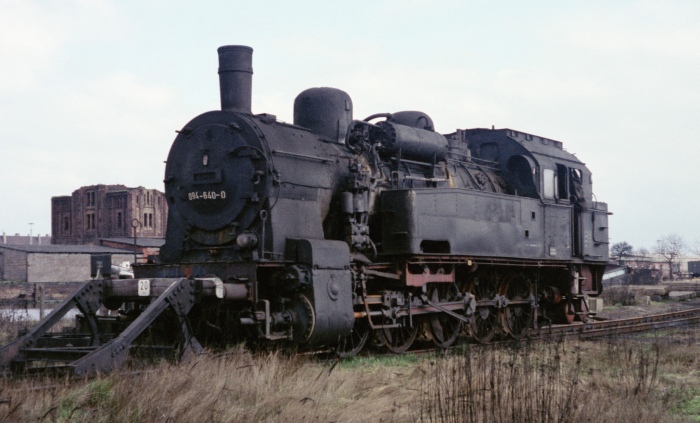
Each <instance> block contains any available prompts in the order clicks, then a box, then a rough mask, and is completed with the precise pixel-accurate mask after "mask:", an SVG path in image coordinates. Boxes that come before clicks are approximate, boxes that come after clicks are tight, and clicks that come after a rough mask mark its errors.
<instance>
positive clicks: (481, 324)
mask: <svg viewBox="0 0 700 423" xmlns="http://www.w3.org/2000/svg"><path fill="white" fill-rule="evenodd" d="M497 327H498V311H497V310H496V309H495V308H493V307H478V308H477V309H476V313H474V316H472V323H471V324H470V325H469V326H467V329H468V331H469V334H470V335H471V336H472V338H474V340H475V341H476V342H479V343H482V344H485V343H488V342H490V341H491V339H493V336H494V335H495V334H496V328H497Z"/></svg>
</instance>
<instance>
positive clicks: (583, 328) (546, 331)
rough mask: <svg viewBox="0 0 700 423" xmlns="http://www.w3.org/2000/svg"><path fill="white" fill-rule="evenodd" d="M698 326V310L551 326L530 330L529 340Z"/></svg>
mask: <svg viewBox="0 0 700 423" xmlns="http://www.w3.org/2000/svg"><path fill="white" fill-rule="evenodd" d="M693 324H700V308H693V309H688V310H682V311H675V312H671V313H662V314H654V315H650V316H643V317H634V318H627V319H615V320H602V321H594V322H589V323H573V324H570V325H553V326H546V327H542V328H539V329H535V330H533V329H531V330H530V334H529V335H530V338H531V339H538V338H547V337H565V338H580V339H583V338H597V337H603V336H612V335H621V334H626V333H633V332H644V331H648V330H654V329H664V328H670V327H678V326H688V325H693Z"/></svg>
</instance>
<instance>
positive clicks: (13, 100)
mask: <svg viewBox="0 0 700 423" xmlns="http://www.w3.org/2000/svg"><path fill="white" fill-rule="evenodd" d="M191 3H192V4H191V5H190V4H189V2H181V1H172V0H168V1H148V2H142V1H124V0H121V1H108V0H104V1H102V0H62V1H49V0H47V1H31V0H20V1H15V0H0V129H2V132H1V134H0V232H6V233H7V234H10V235H13V234H15V233H20V234H28V233H29V230H30V225H29V223H30V222H31V223H33V224H34V225H33V233H34V234H37V233H40V234H50V232H51V213H50V209H51V197H52V196H58V195H69V194H71V193H72V192H73V191H74V190H75V189H77V188H79V187H81V186H84V185H94V184H99V183H102V184H125V185H127V186H144V187H147V188H157V189H161V190H162V189H163V182H162V180H163V173H164V164H163V161H164V160H165V159H166V156H167V153H168V150H169V148H170V145H171V143H172V141H173V139H174V136H175V130H177V129H180V128H181V127H183V126H184V125H185V123H187V121H189V120H190V119H191V118H193V117H194V116H196V115H198V114H200V113H203V112H205V111H208V110H213V109H218V108H219V94H218V77H217V54H216V49H217V47H219V46H221V45H226V44H243V45H249V46H251V47H253V49H254V55H253V67H254V72H255V74H254V76H253V111H254V112H255V113H263V112H266V113H271V114H275V115H277V116H278V118H280V119H281V120H285V121H288V122H291V121H292V105H293V101H294V97H295V96H296V95H297V94H298V93H299V92H301V91H302V90H304V89H306V88H309V87H316V86H330V87H336V88H340V89H343V90H345V91H346V92H348V93H349V94H350V96H351V97H352V99H353V103H354V107H355V117H356V118H359V119H362V118H364V117H366V116H369V115H371V114H373V113H379V112H395V111H399V110H422V111H424V112H426V113H428V114H429V115H430V116H431V117H432V118H433V120H434V121H435V125H436V129H437V130H438V131H440V132H443V133H448V132H452V131H454V130H455V129H456V128H462V129H463V128H476V127H491V125H495V127H496V128H512V129H516V130H519V131H522V132H527V133H531V134H535V135H540V136H544V137H547V138H551V139H555V140H559V141H562V142H563V143H564V148H566V149H567V150H568V151H569V152H572V153H575V154H576V155H577V157H578V158H579V159H581V160H582V161H583V162H585V163H586V164H587V166H588V167H589V168H590V169H591V171H592V172H593V177H594V179H593V181H594V186H593V190H594V193H595V195H596V197H597V199H598V200H599V201H605V202H607V203H608V205H609V209H610V210H611V211H612V212H613V213H614V215H613V216H611V218H610V234H611V238H612V242H619V241H627V242H629V243H630V244H632V245H633V246H634V247H636V248H639V247H646V248H651V247H652V246H653V245H654V242H655V240H657V239H658V238H660V237H661V236H662V235H664V234H670V233H678V234H679V235H681V236H682V237H683V238H684V239H685V240H686V242H687V243H689V244H692V243H693V242H695V241H696V240H698V239H700V217H699V215H700V189H699V187H698V186H699V184H700V163H699V162H700V127H699V125H698V122H700V25H698V21H700V2H698V1H695V0H690V1H615V2H611V1H586V2H572V1H568V2H554V1H536V0H535V1H528V2H522V1H475V0H474V1H464V0H459V1H429V0H415V1H407V0H403V1H399V0H395V1H394V0H391V1H348V0H346V1H316V2H303V3H302V2H292V1H271V0H268V1H264V2H258V1H231V0H228V1H220V2H214V1H211V2H197V3H199V5H195V2H191ZM202 4H206V6H203V5H202ZM302 4H303V5H302Z"/></svg>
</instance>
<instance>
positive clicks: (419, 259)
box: [78, 46, 609, 367]
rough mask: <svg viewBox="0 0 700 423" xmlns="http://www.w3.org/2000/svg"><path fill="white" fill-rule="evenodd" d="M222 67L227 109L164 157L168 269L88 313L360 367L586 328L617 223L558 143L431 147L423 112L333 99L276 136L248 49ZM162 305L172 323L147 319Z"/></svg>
mask: <svg viewBox="0 0 700 423" xmlns="http://www.w3.org/2000/svg"><path fill="white" fill-rule="evenodd" d="M218 52H219V79H220V90H221V110H220V111H218V110H217V111H212V112H207V113H204V114H202V115H200V116H197V117H195V118H194V119H193V120H191V121H190V122H189V123H187V124H186V125H185V126H184V127H183V128H182V130H180V131H179V134H178V135H177V137H176V139H175V141H174V143H173V146H172V148H171V150H170V154H169V156H168V159H167V165H166V170H165V194H166V198H167V201H168V205H169V215H168V225H167V239H166V243H165V245H164V246H163V247H162V248H161V251H160V256H159V258H158V259H156V260H155V261H154V262H153V263H150V264H144V265H137V266H135V274H136V278H135V279H134V280H127V281H123V280H122V281H111V282H103V283H102V284H101V285H100V286H99V294H98V295H97V294H96V295H93V294H90V295H93V296H94V297H95V298H99V299H97V300H95V301H96V302H97V303H98V305H99V304H103V305H106V306H108V307H109V308H113V309H117V308H121V309H124V307H125V306H124V304H131V306H129V307H127V312H125V313H124V315H125V316H129V315H133V316H134V317H133V318H132V319H131V320H129V322H130V323H129V324H131V325H132V326H133V325H136V324H138V325H141V326H142V327H143V326H144V325H146V326H149V325H151V326H152V325H155V324H158V322H159V321H160V322H161V323H160V324H161V325H162V326H161V327H162V330H160V331H159V332H161V333H162V332H167V327H168V326H166V325H165V324H164V323H163V322H170V323H169V324H172V325H174V326H170V327H179V328H182V331H180V333H181V336H180V337H179V339H180V345H181V349H182V351H185V350H187V349H188V348H189V349H190V350H192V349H193V351H195V352H196V351H197V350H198V349H199V348H200V342H201V343H207V344H211V343H219V344H228V343H231V342H236V341H239V340H252V341H254V342H261V341H262V342H266V341H286V342H290V343H293V344H295V345H297V346H299V347H300V348H313V349H316V348H336V349H337V350H338V351H339V353H340V354H341V355H352V354H355V353H357V352H358V351H359V350H360V349H362V348H363V346H364V345H365V343H366V342H367V340H368V339H369V338H371V339H373V340H374V341H375V343H376V344H378V345H383V346H384V347H385V348H387V349H389V350H391V351H394V352H402V351H405V350H406V349H408V348H409V347H410V346H411V344H412V343H413V341H414V340H415V339H416V337H417V335H418V334H421V336H426V337H427V338H429V339H431V340H432V341H433V342H434V343H435V344H436V345H438V346H439V347H447V346H449V345H451V344H452V343H454V342H455V341H456V339H457V338H458V336H459V335H460V333H462V332H463V329H466V332H467V333H468V334H469V335H470V336H471V337H473V338H474V339H476V340H477V341H479V342H488V341H489V340H490V339H491V338H492V337H493V336H494V335H497V334H498V335H500V336H509V337H513V338H521V337H523V336H525V335H526V334H527V332H528V329H529V328H531V327H536V326H537V325H541V324H551V323H571V322H573V321H574V320H577V319H578V320H585V319H586V318H587V316H588V315H589V312H588V308H587V305H586V301H585V296H586V295H589V296H595V295H597V294H599V293H600V292H601V289H602V287H601V279H602V275H603V270H604V267H605V263H606V261H607V259H608V223H607V222H608V214H609V213H608V211H607V205H606V204H605V203H601V202H597V201H594V197H593V194H592V181H591V173H590V171H589V170H588V169H587V168H586V166H585V165H584V163H582V162H581V161H579V160H578V159H577V158H576V157H575V156H574V155H573V154H570V153H568V152H566V151H565V150H564V149H563V146H562V143H561V142H559V141H554V140H551V139H547V138H543V137H540V136H535V135H530V134H527V133H523V132H519V131H514V130H511V129H465V130H457V131H455V132H453V133H450V134H439V133H437V132H435V130H434V125H433V121H432V119H431V118H430V117H429V116H428V115H426V114H425V113H422V112H418V111H402V112H397V113H381V114H375V115H372V116H369V117H367V118H365V119H364V120H355V119H354V117H353V107H352V101H351V99H350V97H349V96H348V94H346V93H345V92H343V91H341V90H338V89H334V88H312V89H309V90H306V91H304V92H302V93H301V94H299V96H298V97H297V98H296V100H295V102H294V122H293V124H288V123H284V122H281V121H278V120H277V119H276V117H275V116H274V115H271V114H266V113H263V114H253V113H252V112H251V80H252V49H251V48H249V47H244V46H224V47H221V48H219V50H218ZM173 281H177V283H174V282H173ZM174 285H178V287H177V288H174ZM96 289H97V288H96ZM86 295H87V294H86ZM156 298H157V299H156ZM140 299H141V300H144V299H148V300H147V301H145V300H144V301H141V302H139V300H140ZM159 300H161V303H163V304H161V305H160V310H161V311H162V310H165V309H166V308H170V309H172V310H174V312H172V313H171V314H172V316H171V318H169V319H165V318H163V317H162V316H161V317H157V316H156V315H157V314H158V313H160V311H159V312H158V313H155V312H148V313H147V310H148V309H152V308H153V307H155V306H154V304H155V303H158V301H159ZM78 305H80V304H79V303H78ZM93 308H94V307H93ZM81 310H82V308H81ZM91 313H93V314H94V313H95V312H94V311H92V312H91V311H89V310H88V311H87V312H86V313H85V314H86V315H87V318H86V321H87V324H86V327H88V328H90V327H92V328H93V332H99V331H100V329H99V328H100V327H104V326H105V324H104V323H103V322H102V321H101V320H100V318H99V317H94V318H92V317H91ZM151 315H152V316H153V317H148V316H151ZM173 316H174V317H173ZM173 319H174V320H173ZM144 322H145V323H144ZM172 322H174V323H172ZM115 324H116V323H115ZM136 336H137V335H136V334H134V335H131V338H129V337H127V338H129V339H127V341H128V342H132V341H133V340H134V339H136ZM138 336H141V335H138ZM93 337H94V336H93ZM103 338H104V337H103ZM132 338H133V339H132ZM93 344H95V342H94V341H93ZM96 344H98V345H100V342H97V343H96ZM110 348H112V350H114V347H110ZM112 356H114V354H112ZM107 367H109V366H107Z"/></svg>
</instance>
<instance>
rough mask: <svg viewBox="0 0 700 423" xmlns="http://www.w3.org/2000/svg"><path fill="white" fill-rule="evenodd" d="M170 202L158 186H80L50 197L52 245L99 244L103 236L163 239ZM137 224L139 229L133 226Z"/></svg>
mask: <svg viewBox="0 0 700 423" xmlns="http://www.w3.org/2000/svg"><path fill="white" fill-rule="evenodd" d="M167 217H168V204H167V202H166V200H165V195H164V194H163V193H162V192H160V191H158V190H156V189H146V188H143V187H138V188H128V187H126V186H124V185H92V186H86V187H81V188H80V189H77V190H75V191H73V194H72V195H70V196H68V195H65V196H59V197H52V198H51V238H52V243H53V244H64V245H66V244H78V245H99V244H100V239H101V238H125V237H133V236H134V230H135V231H136V236H137V238H164V237H165V228H166V226H167V223H168V222H167ZM134 226H136V228H134Z"/></svg>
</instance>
